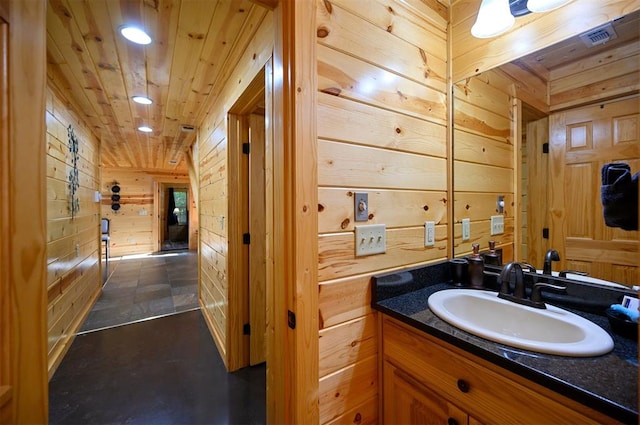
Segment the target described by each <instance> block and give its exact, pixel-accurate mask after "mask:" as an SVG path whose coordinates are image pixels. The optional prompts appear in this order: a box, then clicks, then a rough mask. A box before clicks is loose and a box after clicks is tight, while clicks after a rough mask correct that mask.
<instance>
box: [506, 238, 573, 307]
mask: <svg viewBox="0 0 640 425" xmlns="http://www.w3.org/2000/svg"><path fill="white" fill-rule="evenodd" d="M554 252H555V251H554ZM557 254H558V253H557V252H556V255H557ZM545 264H546V263H545ZM512 278H514V279H515V281H514V289H513V294H510V293H509V291H510V289H511V282H512ZM498 285H500V292H499V293H498V297H499V298H502V299H504V300H507V301H512V302H514V303H518V304H522V305H527V306H529V307H535V308H547V306H546V305H545V303H544V302H543V301H542V294H541V292H542V290H543V289H550V290H553V291H557V292H561V293H566V291H567V287H566V286H558V285H552V284H549V283H543V282H541V283H534V284H533V288H532V289H531V299H527V295H526V290H525V284H524V272H523V271H522V267H521V266H520V264H518V263H515V262H511V263H508V264H507V265H505V266H504V268H503V269H502V272H501V273H500V276H498Z"/></svg>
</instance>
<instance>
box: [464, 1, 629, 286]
mask: <svg viewBox="0 0 640 425" xmlns="http://www.w3.org/2000/svg"><path fill="white" fill-rule="evenodd" d="M639 16H640V12H634V13H632V14H630V15H628V16H625V17H623V18H620V19H616V20H615V21H613V22H612V23H611V25H610V26H609V27H606V28H600V29H594V30H593V31H589V32H587V33H585V34H588V36H586V37H582V38H581V37H574V38H571V39H568V40H565V41H563V42H561V43H558V44H556V45H554V46H551V47H548V48H546V49H544V50H540V51H538V52H535V53H533V54H531V55H528V56H526V57H522V58H520V59H517V60H514V61H513V62H511V63H507V64H505V65H502V66H500V67H498V68H494V69H492V70H489V71H486V72H483V73H482V74H479V75H476V76H474V77H471V78H468V79H466V80H463V81H459V82H458V83H456V84H454V100H453V103H454V113H453V115H454V130H453V140H454V150H453V152H454V153H453V159H454V223H455V227H454V251H455V255H456V256H462V255H466V254H468V253H469V252H470V251H471V244H472V243H479V244H480V246H481V249H482V250H483V251H486V250H488V245H489V241H490V240H494V241H495V242H496V246H497V247H498V248H500V249H502V255H503V261H504V262H508V261H512V260H517V261H526V262H528V263H531V264H533V265H534V266H535V267H537V268H539V269H542V264H543V262H544V255H545V253H546V251H547V250H548V249H551V248H553V249H556V250H557V251H558V252H559V253H560V259H561V260H560V261H559V262H557V263H554V270H556V271H560V270H577V271H582V272H586V273H588V275H589V277H590V279H591V281H592V282H594V283H602V282H600V281H599V279H604V280H606V281H612V282H618V283H621V284H624V285H637V284H638V283H639V282H640V276H639V270H638V269H639V268H638V231H637V230H635V231H628V230H623V229H620V228H613V227H608V226H606V225H605V221H604V218H603V208H602V204H601V199H600V188H601V184H602V180H601V169H602V167H603V166H604V165H605V164H608V163H612V162H624V163H626V164H628V165H629V168H630V172H631V174H634V173H637V172H638V171H640V140H639V139H640V136H639V134H640V100H639V97H638V92H639V90H640V81H639V79H640V78H639V71H640V69H639V64H640V40H639V32H638V27H639V26H640V17H639ZM499 196H504V209H503V210H502V212H501V213H500V204H499V202H498V197H499ZM492 216H503V218H504V232H503V233H499V234H492V232H493V233H495V232H494V231H493V230H494V228H495V227H496V226H495V225H493V224H492V220H491V217H492ZM465 218H468V219H469V220H470V223H471V225H470V237H469V239H468V240H463V239H462V234H463V232H462V219H465ZM576 277H577V276H576ZM581 279H584V278H581Z"/></svg>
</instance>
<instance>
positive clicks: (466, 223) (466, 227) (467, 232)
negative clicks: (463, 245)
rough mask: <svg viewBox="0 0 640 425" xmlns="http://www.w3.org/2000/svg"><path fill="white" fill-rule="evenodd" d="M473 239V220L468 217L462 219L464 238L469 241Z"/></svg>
mask: <svg viewBox="0 0 640 425" xmlns="http://www.w3.org/2000/svg"><path fill="white" fill-rule="evenodd" d="M469 239H471V220H470V219H468V218H463V219H462V240H463V241H468V240H469Z"/></svg>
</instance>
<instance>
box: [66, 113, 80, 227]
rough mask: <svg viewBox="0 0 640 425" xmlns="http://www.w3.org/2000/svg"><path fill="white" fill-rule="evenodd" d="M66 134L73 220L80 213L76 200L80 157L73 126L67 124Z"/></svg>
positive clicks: (78, 202)
mask: <svg viewBox="0 0 640 425" xmlns="http://www.w3.org/2000/svg"><path fill="white" fill-rule="evenodd" d="M67 134H68V138H69V141H68V143H67V146H68V147H69V153H70V154H71V164H72V166H73V168H72V169H71V171H69V192H71V201H70V205H69V210H70V211H71V218H72V219H73V218H75V216H76V215H77V214H78V212H80V200H79V199H78V188H79V187H80V174H79V172H78V160H79V159H80V156H79V155H78V138H77V137H76V134H75V132H74V131H73V126H71V124H69V128H67Z"/></svg>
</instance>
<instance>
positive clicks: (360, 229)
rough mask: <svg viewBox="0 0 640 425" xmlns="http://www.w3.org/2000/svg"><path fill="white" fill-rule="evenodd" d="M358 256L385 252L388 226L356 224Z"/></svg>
mask: <svg viewBox="0 0 640 425" xmlns="http://www.w3.org/2000/svg"><path fill="white" fill-rule="evenodd" d="M355 233H356V257H363V256H365V255H373V254H383V253H385V252H386V251H387V226H386V225H384V224H367V225H363V226H356V232H355Z"/></svg>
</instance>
